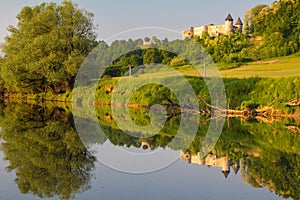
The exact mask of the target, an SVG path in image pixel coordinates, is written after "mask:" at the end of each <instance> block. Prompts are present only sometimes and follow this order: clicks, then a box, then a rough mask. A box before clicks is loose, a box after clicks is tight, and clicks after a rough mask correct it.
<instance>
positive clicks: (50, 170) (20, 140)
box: [0, 104, 95, 199]
mask: <svg viewBox="0 0 300 200" xmlns="http://www.w3.org/2000/svg"><path fill="white" fill-rule="evenodd" d="M0 126H1V127H2V131H1V139H2V141H3V142H2V144H1V150H2V151H3V153H4V155H5V157H4V158H5V160H7V161H9V166H8V167H7V168H6V170H7V171H8V172H12V171H13V172H14V173H16V179H15V183H16V184H17V185H18V188H19V190H20V192H21V193H22V194H33V195H36V196H38V197H40V198H50V197H54V196H58V197H59V198H60V199H70V198H71V197H72V196H73V195H74V194H76V193H80V192H84V191H86V190H88V189H89V188H90V187H91V185H90V179H91V177H92V172H93V169H94V162H95V157H94V156H92V154H91V153H90V152H89V151H88V150H87V149H85V147H84V146H83V145H82V143H81V141H80V139H79V137H78V135H77V133H76V131H75V129H74V128H73V126H72V115H71V114H70V113H67V112H65V111H64V110H63V109H60V108H57V107H56V108H55V107H54V108H45V107H41V106H36V105H32V106H29V105H23V104H8V105H6V106H5V107H2V109H1V114H0Z"/></svg>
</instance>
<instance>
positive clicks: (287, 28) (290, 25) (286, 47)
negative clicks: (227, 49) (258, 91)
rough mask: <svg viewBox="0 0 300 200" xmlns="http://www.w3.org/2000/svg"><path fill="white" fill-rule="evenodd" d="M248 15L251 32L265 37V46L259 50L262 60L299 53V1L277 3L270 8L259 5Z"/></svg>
mask: <svg viewBox="0 0 300 200" xmlns="http://www.w3.org/2000/svg"><path fill="white" fill-rule="evenodd" d="M247 13H248V14H247ZM247 13H246V15H250V20H249V23H250V30H251V32H253V34H255V35H261V36H264V44H263V45H262V46H260V48H259V49H258V51H259V52H260V54H261V55H260V58H261V59H262V58H270V57H279V56H286V55H290V54H294V53H296V52H298V51H299V48H300V41H299V36H300V34H299V32H300V23H299V22H300V3H299V1H298V0H295V1H279V2H277V1H275V2H274V3H272V4H271V5H270V6H267V5H259V6H256V7H255V8H253V9H251V10H250V11H247ZM249 13H250V14H249Z"/></svg>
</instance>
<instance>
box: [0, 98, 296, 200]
mask: <svg viewBox="0 0 300 200" xmlns="http://www.w3.org/2000/svg"><path fill="white" fill-rule="evenodd" d="M67 110H68V108H67V107H66V106H61V105H59V106H58V105H47V106H45V105H40V106H39V105H27V104H13V103H9V104H5V105H1V106H0V127H1V134H0V137H1V151H0V157H1V158H0V159H1V162H0V173H1V179H0V199H3V200H10V199H11V200H16V199H149V200H150V199H223V200H224V199H283V198H290V199H299V198H300V196H299V194H300V187H299V186H300V176H299V174H300V154H299V152H300V151H299V149H300V140H299V139H300V133H299V131H298V129H297V127H299V124H300V123H299V121H297V120H293V119H281V120H278V119H276V120H274V119H273V122H272V123H266V122H261V121H257V120H252V121H245V120H241V119H230V120H229V121H228V120H226V123H225V126H224V129H223V132H222V135H221V137H220V138H219V140H218V143H217V144H216V146H215V147H214V148H213V149H212V150H211V152H210V153H209V154H208V155H207V156H206V157H204V158H202V157H200V156H199V151H200V146H201V141H203V138H204V137H205V134H206V130H207V128H208V123H202V124H201V126H199V130H198V133H197V135H196V137H195V138H194V140H193V142H192V143H191V144H190V145H189V148H188V149H184V150H183V149H181V148H180V147H181V146H186V144H184V142H185V140H184V139H183V140H178V141H176V143H171V141H172V139H173V138H174V136H175V135H174V134H176V130H177V129H178V127H179V124H180V117H178V116H174V117H171V118H170V119H169V120H168V121H167V122H166V124H165V127H164V128H163V129H162V130H161V132H160V133H159V134H157V135H153V136H147V137H142V136H143V135H145V133H140V137H136V136H132V135H134V134H135V135H137V134H138V133H135V132H134V130H131V129H130V127H128V128H127V130H126V133H125V132H124V131H121V130H119V129H118V126H117V125H116V123H115V121H114V117H113V116H112V113H111V109H110V108H109V107H107V108H106V107H102V108H97V119H98V121H97V122H95V121H91V120H89V119H87V118H86V117H85V116H86V113H84V112H81V116H73V115H72V113H71V112H70V111H67ZM131 116H132V120H133V121H135V122H136V123H137V124H140V125H146V124H147V123H149V116H148V114H147V111H146V110H143V109H131ZM74 118H75V119H76V120H77V121H80V122H81V123H82V124H81V127H85V129H84V131H85V133H86V135H80V137H79V135H78V133H77V131H76V127H75V125H74V120H73V119H74ZM201 120H203V121H205V120H206V119H201ZM97 126H100V127H101V129H102V130H103V132H102V133H99V132H95V130H94V128H95V127H97ZM81 131H82V130H81ZM130 131H131V132H132V133H134V134H128V132H130ZM84 144H85V145H84ZM116 149H117V150H118V151H120V152H127V153H128V152H130V153H131V154H136V155H138V154H144V155H145V156H143V157H146V158H147V155H154V154H157V155H158V158H156V159H155V160H153V161H151V162H150V161H149V160H145V161H144V162H140V160H139V161H136V162H133V161H131V162H129V161H128V160H130V159H129V158H128V159H127V157H126V156H122V155H121V156H120V155H118V153H116ZM168 159H169V160H168ZM166 160H167V161H168V162H164V161H166ZM157 166H161V167H160V169H159V170H156V171H153V172H150V173H139V174H132V173H126V172H122V171H126V169H129V168H130V167H131V168H134V167H136V168H137V169H140V168H143V167H145V168H147V167H148V168H149V169H151V168H155V167H157ZM120 170H121V171H120Z"/></svg>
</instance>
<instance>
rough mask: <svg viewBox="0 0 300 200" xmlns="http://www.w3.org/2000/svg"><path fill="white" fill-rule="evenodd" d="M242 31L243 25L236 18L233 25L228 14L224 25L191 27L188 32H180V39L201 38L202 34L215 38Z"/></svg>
mask: <svg viewBox="0 0 300 200" xmlns="http://www.w3.org/2000/svg"><path fill="white" fill-rule="evenodd" d="M242 31H243V23H242V21H241V19H240V18H238V19H237V21H236V23H235V24H234V25H233V18H232V17H231V15H230V14H228V15H227V17H226V18H225V24H221V25H208V26H199V27H191V28H190V29H189V30H184V31H183V32H182V37H183V38H187V37H188V38H191V37H193V36H199V37H200V38H201V37H202V36H203V34H204V33H207V34H208V35H209V36H211V37H215V36H220V35H230V34H233V33H236V32H242Z"/></svg>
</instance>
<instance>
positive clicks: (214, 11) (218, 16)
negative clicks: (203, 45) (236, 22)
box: [0, 0, 273, 42]
mask: <svg viewBox="0 0 300 200" xmlns="http://www.w3.org/2000/svg"><path fill="white" fill-rule="evenodd" d="M45 1H46V2H47V1H48V0H22V1H21V0H9V1H8V0H0V2H1V7H0V42H3V40H4V37H5V35H7V34H8V33H7V31H6V29H7V26H8V25H15V24H16V22H17V20H16V18H15V17H16V15H17V14H18V13H19V11H20V10H21V8H22V7H24V6H26V5H29V6H34V5H37V4H40V3H41V2H45ZM53 1H54V2H57V3H59V2H61V0H53ZM74 2H76V3H77V4H78V6H79V8H84V9H86V10H88V11H91V12H93V13H94V14H95V24H98V26H99V27H98V30H97V32H98V37H99V39H107V38H108V37H110V36H111V35H114V34H117V33H120V32H122V31H125V30H128V29H132V28H139V27H163V28H169V29H173V30H177V31H182V30H183V29H187V28H189V27H190V26H199V25H202V24H210V23H214V24H221V23H224V19H225V17H226V15H227V13H228V12H230V13H231V14H232V16H233V18H234V19H237V17H238V16H240V17H241V18H242V19H243V15H244V13H245V11H246V9H247V8H252V7H254V6H256V5H258V4H271V3H272V2H273V0H214V1H212V0H211V1H203V0H189V1H183V0H151V1H150V0H98V1H95V0H74ZM149 36H152V35H149Z"/></svg>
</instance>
